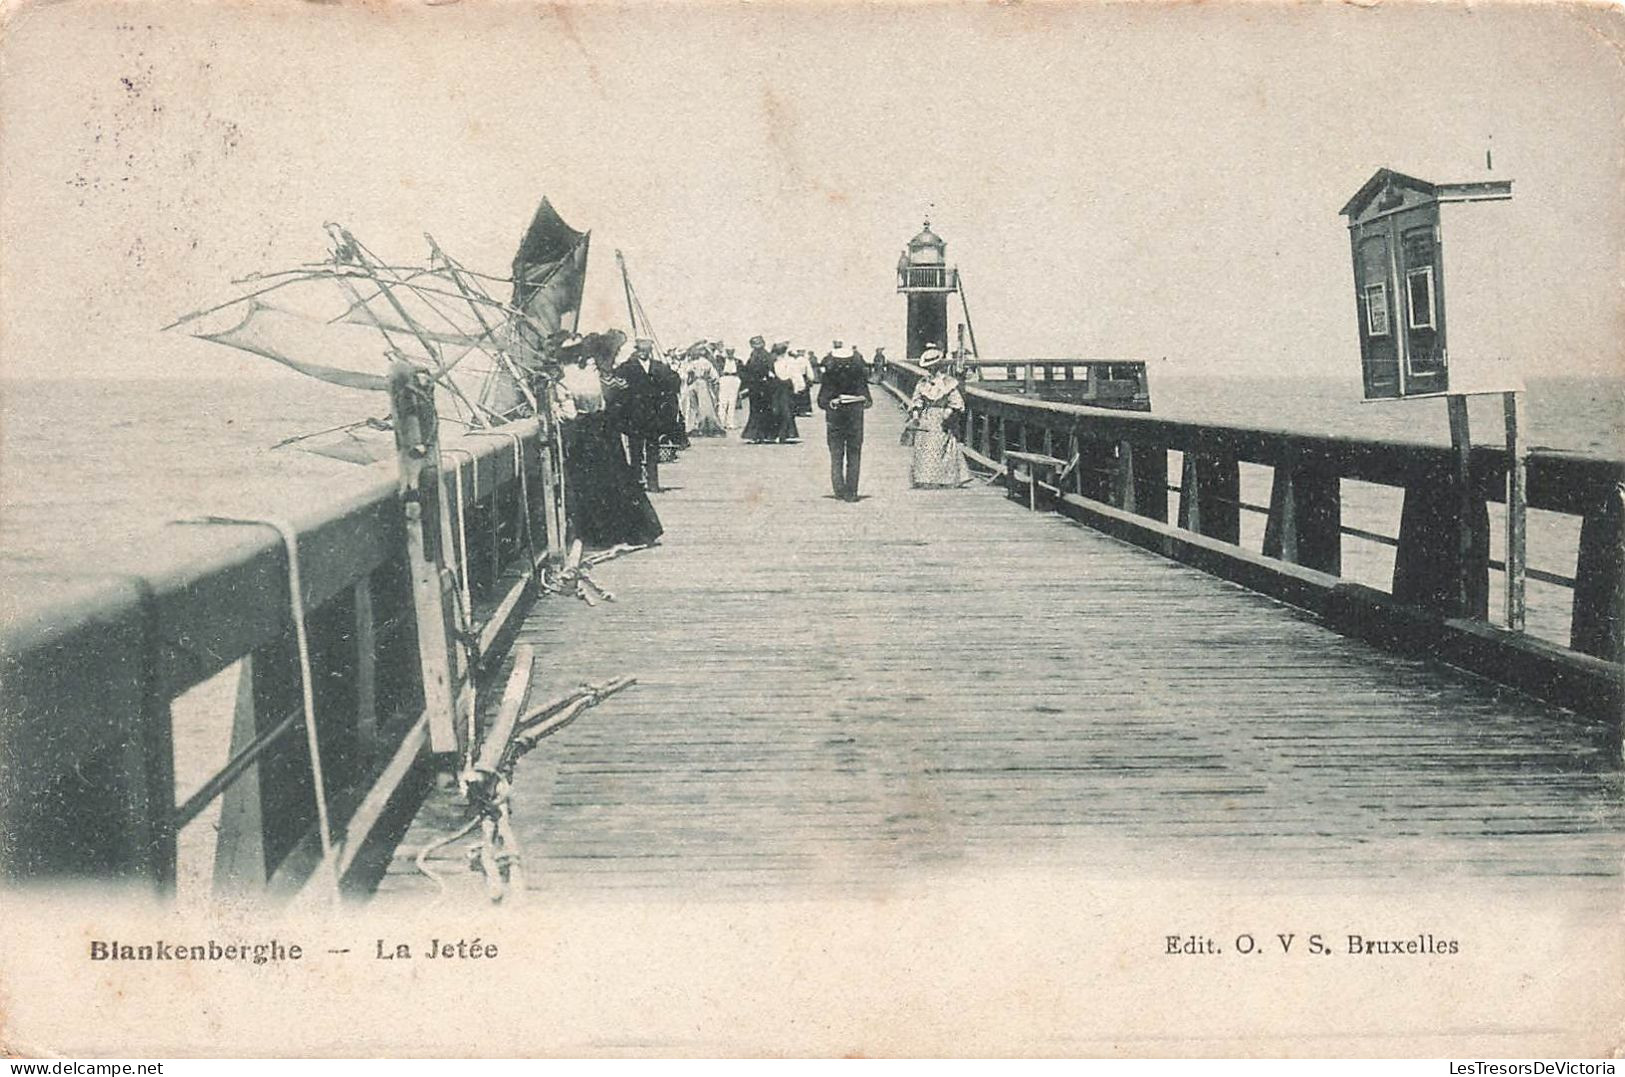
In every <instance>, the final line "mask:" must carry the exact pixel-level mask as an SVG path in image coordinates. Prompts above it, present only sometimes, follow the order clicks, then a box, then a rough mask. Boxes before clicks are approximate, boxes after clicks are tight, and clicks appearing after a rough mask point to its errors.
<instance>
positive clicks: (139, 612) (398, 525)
mask: <svg viewBox="0 0 1625 1077" xmlns="http://www.w3.org/2000/svg"><path fill="white" fill-rule="evenodd" d="M441 452H442V457H441V459H442V476H443V483H442V484H443V489H444V492H445V496H444V500H443V502H442V504H444V506H445V508H446V511H447V512H448V513H451V514H452V520H453V521H454V526H453V528H452V531H453V534H454V543H453V547H452V549H451V550H450V551H449V554H450V556H449V557H448V558H447V562H448V563H455V565H456V566H457V567H458V568H459V570H461V569H463V568H465V567H466V583H467V593H468V596H469V598H470V600H471V602H472V606H473V608H474V611H475V614H476V616H475V618H474V624H475V625H476V626H477V627H476V634H477V636H478V640H477V649H476V652H475V653H476V654H482V655H487V656H492V655H495V654H497V653H499V652H500V650H501V649H502V648H504V647H505V646H506V642H507V641H506V638H505V637H506V635H507V634H508V633H510V632H512V631H514V630H516V629H517V625H518V616H517V615H518V614H520V613H522V612H523V607H524V606H525V605H526V603H527V602H528V600H529V598H531V597H532V596H533V595H534V594H535V592H536V576H535V571H536V563H537V555H538V554H545V551H547V549H548V543H549V533H548V528H547V523H548V521H549V520H550V519H552V520H556V519H557V515H556V513H557V506H556V505H550V499H551V498H552V497H553V496H554V493H555V491H556V484H555V478H554V477H555V476H556V475H557V473H558V471H557V468H558V464H559V461H558V459H557V458H556V453H554V452H553V450H552V448H551V445H550V443H549V441H548V439H546V438H544V437H542V436H541V432H540V430H539V428H538V425H537V424H536V422H535V421H530V422H525V423H516V424H512V425H510V426H505V427H502V428H500V429H499V430H498V431H491V432H488V433H483V434H469V435H468V436H466V437H463V438H460V439H453V440H451V441H449V442H445V443H443V444H442V448H441ZM365 475H366V477H365V478H364V479H360V480H358V486H357V488H356V490H355V491H354V492H353V493H352V494H350V495H349V496H346V497H343V498H342V499H341V500H339V501H338V502H336V503H330V504H324V505H321V506H319V507H314V508H312V509H310V510H309V511H307V512H305V513H304V514H302V515H297V516H295V517H294V518H293V519H291V520H289V521H288V522H287V526H288V527H289V528H290V530H291V532H292V534H293V535H294V536H295V537H296V540H297V541H296V549H297V551H298V557H297V561H298V568H299V572H298V579H299V594H298V596H297V598H298V603H297V604H298V605H299V606H301V607H302V609H303V611H304V613H305V622H306V627H307V640H308V656H309V665H310V679H311V685H310V687H311V691H312V696H313V700H314V716H315V723H314V726H315V728H314V735H315V741H316V744H317V751H316V752H315V758H316V759H319V761H320V768H319V769H320V772H321V791H322V793H323V794H324V800H325V804H324V807H325V808H326V809H327V814H328V815H329V817H330V819H331V831H330V832H331V834H332V837H333V839H334V842H335V846H334V847H333V848H331V849H329V850H326V851H324V850H323V848H322V843H321V840H320V832H319V830H318V825H317V824H318V810H317V797H316V795H315V794H316V788H317V787H316V783H315V777H314V775H315V773H316V771H317V769H318V768H316V767H314V766H313V765H312V763H313V758H312V753H311V752H310V751H309V748H308V741H307V733H309V730H307V729H306V725H305V708H304V706H303V677H302V674H301V661H300V657H299V652H298V648H297V646H296V635H295V631H294V617H293V612H292V611H293V609H294V608H295V602H294V601H293V600H294V597H295V596H294V595H293V594H292V591H291V584H290V580H291V579H292V578H293V573H292V572H291V571H290V570H291V568H292V566H291V565H290V564H289V557H288V553H287V547H286V544H285V540H284V538H283V537H282V535H281V534H280V533H279V531H278V530H277V529H276V528H275V527H274V526H267V525H266V524H264V523H238V524H221V523H220V522H219V521H215V522H214V525H213V526H207V527H203V526H171V527H169V528H167V529H166V531H165V534H164V541H163V543H162V544H161V546H154V547H149V548H147V549H146V550H145V551H142V552H129V551H108V552H107V557H106V559H105V561H103V562H95V561H91V560H88V559H87V560H86V562H85V563H86V565H87V567H86V569H85V571H84V573H83V574H80V575H74V576H64V575H44V574H38V575H28V574H21V575H19V574H15V573H13V574H11V575H9V577H8V578H6V579H5V580H3V581H0V586H3V588H4V591H3V594H4V598H5V602H6V606H7V609H6V610H5V616H4V619H3V622H0V879H5V880H7V881H9V882H12V883H17V882H22V881H29V880H39V879H49V880H57V881H63V880H71V879H73V878H85V879H90V878H95V879H98V880H106V879H109V878H123V879H126V880H128V881H129V882H131V883H132V884H134V885H137V886H140V887H153V888H157V889H158V890H160V891H164V890H167V889H169V888H172V887H173V886H174V884H175V879H176V859H177V835H178V833H179V832H180V831H181V829H182V828H184V827H186V826H188V825H189V824H190V825H194V826H200V825H203V824H202V822H201V821H200V819H201V818H202V817H203V816H204V815H205V813H206V812H207V811H209V810H210V809H211V808H212V805H213V804H214V803H215V802H216V801H217V800H218V801H219V802H220V807H219V822H218V840H217V841H216V842H215V853H214V863H215V870H214V872H213V880H214V887H215V889H216V890H217V891H220V890H232V889H236V890H247V891H254V890H264V889H266V888H269V889H270V890H271V891H273V892H274V891H278V890H282V891H290V892H291V891H293V890H296V889H298V888H300V887H302V886H303V885H304V884H305V883H306V882H307V881H308V880H309V879H311V878H312V876H313V875H315V874H316V873H317V872H318V871H327V872H331V873H332V874H333V876H334V881H340V880H341V879H342V878H343V877H344V876H346V875H347V874H349V873H350V872H352V871H355V870H357V867H358V863H359V860H358V854H359V853H360V851H361V849H362V847H363V845H364V843H365V841H366V840H367V838H368V836H369V834H370V833H371V831H372V830H373V829H374V828H375V827H377V826H378V824H379V822H380V821H381V820H382V819H383V818H384V816H385V814H386V811H385V809H386V808H387V807H388V806H389V805H388V802H389V800H390V799H391V798H392V797H394V796H398V795H401V794H402V791H403V790H405V789H406V788H407V786H408V784H409V783H408V777H409V776H410V775H411V774H413V773H414V772H415V771H421V769H422V768H419V767H417V766H416V764H417V763H418V761H419V757H420V749H421V748H422V747H423V745H424V722H425V716H424V713H423V711H424V693H423V683H422V671H421V666H420V663H419V652H418V647H417V637H416V631H417V630H416V623H415V621H416V617H415V614H414V607H413V599H412V593H411V584H410V576H409V571H410V570H409V566H408V563H407V546H406V538H405V527H404V525H403V509H402V504H401V497H400V494H399V492H398V488H397V479H396V477H395V474H394V472H393V469H369V470H368V471H367V472H366V473H365ZM554 526H555V530H557V524H556V523H555V525H554ZM555 537H556V536H555ZM555 548H556V543H555ZM459 575H460V576H463V575H465V573H463V572H461V571H460V572H459ZM233 665H237V666H238V669H239V676H238V678H237V693H236V701H235V711H234V714H231V715H228V714H221V715H220V716H219V721H221V722H223V723H224V722H229V723H231V726H232V735H231V748H230V751H229V753H228V758H227V760H226V762H225V763H224V765H223V766H221V767H220V768H219V769H217V770H215V771H214V773H213V774H212V775H211V776H210V777H208V778H207V780H205V781H204V782H203V783H202V785H201V787H200V788H198V789H197V790H196V791H194V792H190V794H189V795H188V796H186V798H185V799H184V800H182V799H181V798H180V797H178V796H177V789H176V784H175V752H176V731H175V728H174V722H173V718H172V705H173V704H174V701H175V700H176V699H177V697H179V696H181V695H182V694H183V693H185V692H187V691H188V690H189V689H192V688H193V687H194V686H197V685H199V684H201V683H203V682H204V681H206V680H209V679H210V678H212V677H215V676H216V675H217V674H219V673H221V672H222V671H224V670H226V669H227V668H228V667H230V666H233ZM472 672H473V673H474V674H476V675H478V674H481V673H485V674H489V673H491V672H492V671H491V670H489V669H486V670H480V669H475V670H473V671H472ZM420 777H421V775H420Z"/></svg>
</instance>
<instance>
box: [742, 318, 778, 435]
mask: <svg viewBox="0 0 1625 1077" xmlns="http://www.w3.org/2000/svg"><path fill="white" fill-rule="evenodd" d="M739 380H740V383H741V385H742V386H743V387H744V390H745V399H746V401H747V402H749V404H750V414H749V415H748V416H746V418H745V429H744V431H743V433H741V434H740V437H742V438H744V439H745V440H746V441H748V442H751V443H752V444H754V445H760V444H762V443H763V442H764V441H772V440H773V439H774V438H776V437H778V436H779V423H778V417H777V416H776V415H775V414H774V411H773V388H774V386H773V381H774V378H773V356H772V355H770V354H768V350H767V348H766V346H765V345H764V342H763V340H762V338H761V337H751V338H750V359H749V361H747V362H746V363H745V369H744V371H743V372H742V373H741V374H740V379H739Z"/></svg>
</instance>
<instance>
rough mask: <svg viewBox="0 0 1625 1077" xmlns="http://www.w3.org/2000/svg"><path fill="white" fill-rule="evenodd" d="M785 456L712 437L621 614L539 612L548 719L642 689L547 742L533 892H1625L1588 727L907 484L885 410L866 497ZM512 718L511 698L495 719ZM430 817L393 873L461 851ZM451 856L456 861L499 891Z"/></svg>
mask: <svg viewBox="0 0 1625 1077" xmlns="http://www.w3.org/2000/svg"><path fill="white" fill-rule="evenodd" d="M801 425H802V432H803V434H804V435H806V437H805V440H804V441H803V442H802V443H801V444H799V445H796V446H760V447H758V446H751V445H746V444H742V443H740V442H739V441H738V440H737V438H729V439H728V440H726V441H721V440H714V441H697V442H696V445H695V447H694V448H693V449H692V450H691V451H689V452H687V453H685V454H684V455H683V456H682V458H681V460H680V461H679V462H678V463H677V464H675V465H672V466H669V467H667V468H664V469H663V470H662V477H663V479H664V480H665V481H667V482H668V483H669V484H671V485H672V487H673V489H672V490H671V491H670V492H668V493H665V494H663V495H661V496H659V497H658V499H657V507H658V508H659V510H660V513H661V515H662V518H663V520H664V522H665V525H666V537H665V540H664V542H663V544H662V545H661V546H659V547H658V548H656V549H653V550H648V551H643V552H639V553H636V554H633V555H630V556H627V557H624V558H621V559H619V560H616V561H613V562H610V563H608V564H605V565H603V566H601V567H600V568H599V569H598V570H597V571H596V573H595V577H596V578H597V579H598V580H599V581H600V582H601V583H602V584H604V585H605V586H606V587H608V588H609V589H610V590H612V591H613V592H614V593H615V594H616V596H617V599H618V601H616V602H614V603H612V604H606V605H603V606H599V607H597V608H591V607H588V606H586V605H584V604H582V603H579V602H577V601H576V600H574V599H561V598H550V599H544V600H543V601H542V602H540V603H539V604H538V605H537V606H536V608H535V610H534V611H533V612H532V614H531V615H530V617H529V620H528V622H527V624H526V626H525V628H524V629H523V630H522V633H521V636H520V639H521V641H522V642H530V643H532V644H534V645H535V648H536V654H537V667H536V684H535V687H534V690H533V694H532V699H533V700H541V699H545V698H548V697H550V696H552V695H555V694H557V693H558V692H560V691H561V690H564V689H567V688H570V687H574V686H575V685H577V684H580V683H582V682H585V681H598V680H604V679H608V678H609V677H612V676H615V675H620V674H630V675H634V676H636V677H637V678H638V684H637V685H636V686H635V687H633V688H631V689H630V690H628V691H626V692H624V693H622V694H621V695H619V696H616V697H614V698H613V699H611V700H610V701H608V702H606V703H605V704H604V705H602V706H601V707H599V708H597V709H596V710H591V711H588V712H587V713H586V714H585V715H584V716H583V717H582V718H581V719H580V720H579V721H578V722H577V723H576V724H575V725H573V726H571V727H570V728H568V729H566V730H565V731H564V732H562V733H561V734H559V735H558V736H555V737H553V738H551V739H550V740H548V741H544V742H543V744H542V746H541V747H540V748H539V749H538V750H537V751H535V752H534V753H532V754H531V755H530V756H528V757H526V759H525V760H524V762H523V763H521V765H520V769H519V774H518V779H517V785H516V789H515V793H514V798H513V803H514V810H515V815H516V821H517V824H518V828H519V834H520V839H521V842H522V845H523V849H524V856H525V865H526V874H527V881H528V885H529V886H530V887H531V888H532V889H540V890H553V891H565V890H569V891H580V890H593V891H617V892H650V891H657V892H664V893H667V894H677V895H688V894H702V893H735V894H737V893H740V892H741V891H750V892H753V893H767V892H778V893H785V894H807V893H816V892H823V891H835V890H839V891H841V892H844V893H854V892H856V893H871V892H883V891H885V890H887V889H889V888H891V887H894V886H898V885H904V884H907V883H911V882H914V881H917V880H919V879H921V878H922V877H929V875H930V873H933V872H949V873H954V872H971V873H985V872H998V871H1002V870H1023V869H1029V868H1034V867H1043V866H1049V867H1054V866H1060V867H1062V868H1063V869H1065V870H1072V871H1078V872H1081V873H1083V874H1085V875H1088V874H1090V873H1096V874H1098V875H1099V876H1101V877H1105V876H1108V875H1123V874H1125V873H1126V874H1128V875H1131V876H1144V877H1163V876H1178V877H1182V878H1190V877H1193V876H1207V875H1211V876H1214V877H1248V878H1270V877H1275V878H1290V879H1296V880H1303V879H1321V880H1326V881H1328V882H1329V883H1334V881H1335V880H1338V879H1360V880H1366V881H1372V880H1382V879H1388V878H1395V879H1405V878H1413V877H1415V876H1416V875H1417V874H1418V873H1420V874H1422V875H1425V876H1427V877H1429V878H1432V879H1434V880H1436V881H1440V880H1448V879H1449V878H1451V877H1456V876H1460V877H1466V878H1482V877H1486V876H1493V877H1497V878H1500V879H1503V880H1505V879H1511V878H1513V877H1518V876H1532V877H1537V878H1548V879H1549V878H1551V877H1554V876H1561V877H1566V878H1567V879H1568V882H1566V883H1565V885H1566V886H1567V885H1574V884H1580V883H1583V882H1585V881H1587V880H1589V881H1590V882H1592V883H1594V884H1601V885H1617V884H1618V879H1619V876H1620V873H1621V865H1622V854H1625V796H1622V785H1621V783H1622V775H1621V773H1620V772H1619V770H1618V769H1610V767H1609V766H1608V747H1607V744H1606V738H1605V735H1604V733H1603V731H1602V730H1600V729H1598V728H1597V727H1596V726H1595V724H1594V723H1587V722H1586V721H1584V720H1581V719H1579V718H1577V717H1575V716H1574V715H1571V714H1568V713H1566V712H1562V711H1557V710H1554V709H1552V708H1550V707H1547V706H1545V705H1542V704H1539V703H1536V702H1534V701H1531V700H1529V699H1526V698H1524V697H1521V696H1519V695H1517V694H1515V693H1512V692H1510V691H1508V690H1506V689H1502V688H1498V687H1496V686H1494V685H1491V684H1488V683H1486V682H1483V681H1480V680H1477V679H1475V678H1472V677H1470V676H1468V675H1466V674H1462V673H1457V672H1455V671H1452V670H1449V669H1445V668H1442V667H1439V666H1436V665H1431V664H1426V663H1420V662H1412V661H1407V660H1405V659H1402V658H1399V657H1395V656H1393V655H1391V654H1387V653H1384V652H1382V651H1379V650H1377V649H1375V648H1373V647H1371V646H1369V645H1367V644H1365V643H1362V642H1359V641H1355V640H1351V639H1348V638H1345V637H1342V636H1339V635H1337V634H1336V633H1334V632H1332V631H1330V630H1328V629H1326V628H1323V627H1321V626H1320V625H1318V624H1316V623H1315V622H1314V621H1313V620H1312V619H1311V618H1310V617H1309V616H1308V615H1306V614H1303V613H1301V612H1299V611H1296V610H1293V609H1291V608H1289V607H1286V606H1283V605H1281V604H1279V603H1277V602H1275V601H1273V600H1271V599H1268V598H1265V597H1262V596H1259V595H1257V594H1254V593H1252V592H1249V591H1246V590H1244V589H1242V588H1240V587H1237V586H1234V585H1232V584H1229V583H1226V582H1223V581H1220V580H1217V579H1214V578H1212V577H1209V576H1207V575H1204V574H1203V573H1201V572H1199V571H1197V570H1195V569H1192V568H1188V567H1185V566H1182V565H1179V564H1176V563H1174V562H1171V561H1167V560H1164V559H1162V558H1160V557H1157V556H1155V555H1152V554H1150V553H1147V552H1145V551H1142V550H1140V549H1137V548H1134V547H1131V546H1128V545H1125V544H1122V543H1119V542H1117V541H1115V540H1113V539H1111V538H1108V537H1105V536H1103V535H1100V534H1097V533H1095V532H1092V531H1089V530H1087V529H1084V528H1081V527H1079V526H1077V525H1075V524H1073V523H1071V522H1069V521H1067V520H1064V519H1062V518H1060V517H1058V516H1053V515H1043V514H1032V513H1029V512H1028V511H1027V510H1026V509H1025V508H1023V507H1021V506H1019V505H1017V504H1016V503H1014V502H1012V501H1010V500H1008V499H1007V498H1006V497H1005V496H1004V495H1003V493H1002V491H1000V490H999V489H997V488H994V487H989V486H986V485H983V484H981V483H980V482H978V483H977V484H975V485H974V486H973V487H971V488H967V489H964V490H959V491H912V490H910V489H909V488H908V483H907V450H905V449H901V448H899V447H898V445H897V434H898V430H899V428H900V425H901V423H900V418H899V416H898V413H897V409H896V408H895V407H894V406H893V405H892V404H891V403H890V402H889V400H888V399H886V398H884V397H883V396H882V397H881V399H878V400H877V402H876V406H875V407H874V408H873V409H872V410H871V411H870V413H869V429H868V438H867V442H866V453H865V458H864V475H863V493H864V495H865V496H864V499H863V500H862V501H861V502H859V503H857V504H845V503H841V502H838V501H835V500H833V499H832V498H830V497H828V485H827V483H828V478H827V474H828V468H827V455H826V453H825V448H824V444H823V423H822V419H821V417H819V416H815V417H813V418H812V419H804V420H802V421H801ZM491 702H492V703H493V705H494V701H491ZM461 818H462V817H461V815H460V813H459V810H458V808H457V806H456V805H455V804H453V803H452V802H451V798H450V797H449V796H437V797H435V798H432V799H431V800H430V802H429V803H428V804H426V805H425V806H424V809H423V810H422V811H421V812H420V813H419V815H418V817H417V819H416V820H415V822H414V823H413V825H412V827H411V829H410V831H409V832H408V834H407V835H406V837H405V840H404V841H403V842H402V843H401V845H400V847H399V851H398V852H397V854H396V857H395V860H394V862H393V864H392V865H391V867H390V869H389V871H388V873H387V875H386V876H385V878H384V879H383V880H382V882H381V883H380V886H379V890H378V894H377V900H379V901H382V902H385V903H388V904H400V903H403V902H404V903H410V902H413V901H428V900H431V899H432V898H433V897H434V896H435V895H436V893H437V890H436V887H435V886H434V884H433V883H431V882H430V881H429V880H428V879H427V878H425V877H424V876H422V875H421V874H419V873H418V872H417V871H416V870H415V868H414V867H413V864H412V859H413V857H414V856H415V855H416V853H417V851H418V849H419V848H420V847H422V846H423V845H424V844H425V843H427V842H429V841H432V840H434V839H435V838H437V837H439V836H441V835H443V834H445V833H447V832H449V831H450V830H452V829H454V828H455V827H456V825H457V824H458V823H459V822H460V821H461ZM465 845H466V842H458V843H455V844H453V845H451V846H450V847H448V848H446V849H443V850H442V851H441V852H440V853H439V854H438V855H437V857H436V858H435V866H436V868H437V870H439V871H440V872H442V873H443V874H444V876H445V878H446V881H447V883H448V885H449V886H451V887H454V888H459V889H461V888H467V889H468V890H469V891H470V894H471V895H472V894H473V893H475V892H477V891H478V889H479V883H478V879H477V877H476V876H474V875H472V874H471V873H470V872H468V871H467V870H466V862H465V857H464V847H465Z"/></svg>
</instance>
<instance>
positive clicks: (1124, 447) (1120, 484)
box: [1112, 441, 1136, 512]
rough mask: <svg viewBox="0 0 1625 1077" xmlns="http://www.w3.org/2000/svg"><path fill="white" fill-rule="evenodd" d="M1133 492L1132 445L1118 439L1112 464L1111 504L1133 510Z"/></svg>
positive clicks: (1125, 510)
mask: <svg viewBox="0 0 1625 1077" xmlns="http://www.w3.org/2000/svg"><path fill="white" fill-rule="evenodd" d="M1134 494H1135V485H1134V446H1133V445H1130V444H1129V443H1128V442H1126V441H1119V442H1118V443H1117V445H1116V447H1115V456H1114V460H1113V466H1112V504H1113V505H1116V506H1117V507H1118V508H1120V509H1122V510H1123V511H1124V512H1135V511H1136V509H1135V507H1134Z"/></svg>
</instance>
